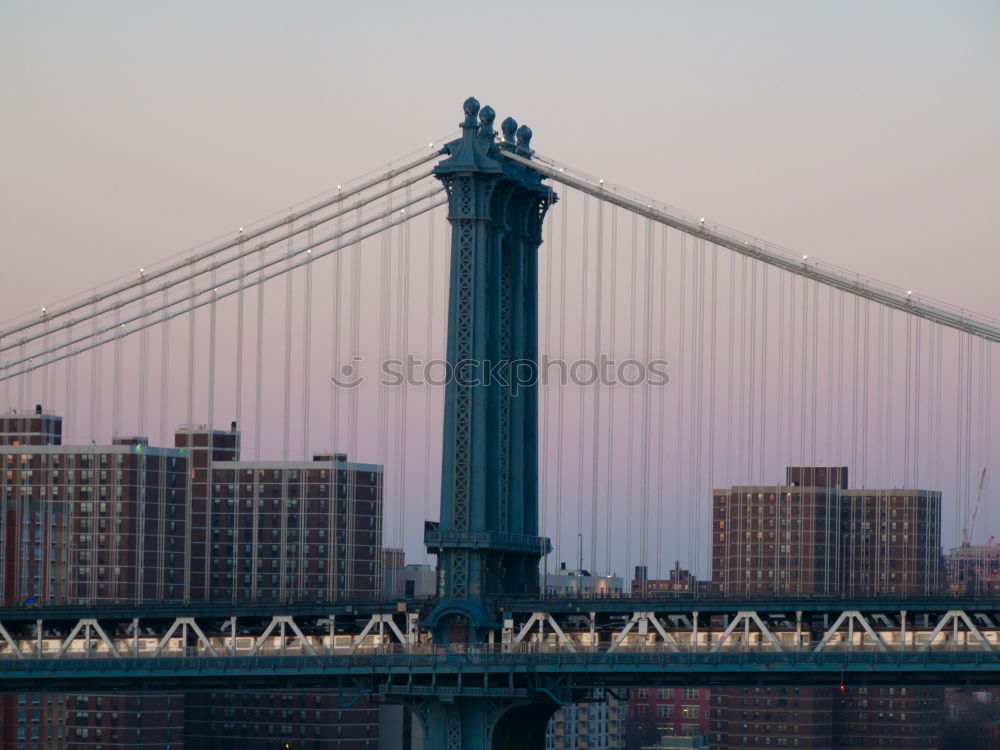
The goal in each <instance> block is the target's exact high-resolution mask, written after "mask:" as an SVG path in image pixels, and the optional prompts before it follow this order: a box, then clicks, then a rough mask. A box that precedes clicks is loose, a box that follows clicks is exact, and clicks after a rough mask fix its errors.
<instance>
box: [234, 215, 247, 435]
mask: <svg viewBox="0 0 1000 750" xmlns="http://www.w3.org/2000/svg"><path fill="white" fill-rule="evenodd" d="M240 229H241V230H242V229H243V228H242V227H240ZM242 234H243V232H242V231H240V235H241V236H240V246H239V254H240V270H239V276H240V280H239V291H238V292H237V293H236V393H235V397H236V404H235V414H236V427H237V428H238V429H240V430H243V318H244V305H245V300H244V297H245V296H246V295H245V294H244V291H243V290H244V287H245V286H246V277H245V276H244V273H245V272H246V269H245V263H244V259H243V237H242ZM240 442H241V443H242V442H243V441H242V440H241V441H240ZM240 447H241V448H242V445H241V446H240Z"/></svg>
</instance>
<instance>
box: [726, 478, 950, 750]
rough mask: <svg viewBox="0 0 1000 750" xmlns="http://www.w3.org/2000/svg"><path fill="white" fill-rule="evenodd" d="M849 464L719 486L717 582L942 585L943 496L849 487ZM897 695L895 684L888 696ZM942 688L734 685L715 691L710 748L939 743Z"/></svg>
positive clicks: (871, 591) (802, 588) (751, 589)
mask: <svg viewBox="0 0 1000 750" xmlns="http://www.w3.org/2000/svg"><path fill="white" fill-rule="evenodd" d="M847 478H848V471H847V468H846V467H789V468H788V469H787V471H786V476H785V483H784V484H782V485H773V486H761V485H754V486H734V487H732V488H730V489H722V490H715V491H714V493H713V501H712V590H713V592H715V593H718V594H721V595H724V596H736V597H744V596H765V597H767V596H817V595H825V596H848V597H849V596H858V595H861V596H863V595H877V594H881V595H896V596H918V595H921V594H929V593H935V592H937V591H938V590H939V588H940V585H941V572H942V571H941V563H940V561H941V553H940V546H941V494H940V493H939V492H933V491H929V490H915V489H905V490H904V489H887V490H869V489H859V490H856V489H851V488H849V487H848V484H847ZM890 691H891V692H890ZM941 698H942V696H941V691H940V690H937V689H934V688H909V689H905V690H904V689H902V688H899V689H896V688H868V689H865V688H847V689H846V690H844V691H840V690H833V689H818V688H801V689H800V688H756V687H754V688H729V689H724V690H719V691H713V693H712V708H711V726H710V728H709V732H710V739H711V741H712V747H713V748H718V749H719V750H733V749H735V748H751V747H761V746H765V745H768V744H773V745H778V746H789V747H799V748H831V747H836V748H853V747H859V748H860V747H865V748H869V747H898V748H914V749H916V748H934V747H936V737H937V732H938V729H939V726H940V720H941V706H942V700H941Z"/></svg>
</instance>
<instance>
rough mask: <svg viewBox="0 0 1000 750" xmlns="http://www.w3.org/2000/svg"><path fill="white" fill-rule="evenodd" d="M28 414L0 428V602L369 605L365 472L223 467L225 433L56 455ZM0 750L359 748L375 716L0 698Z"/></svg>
mask: <svg viewBox="0 0 1000 750" xmlns="http://www.w3.org/2000/svg"><path fill="white" fill-rule="evenodd" d="M62 434H63V431H62V418H61V417H59V416H57V415H51V414H46V413H44V412H43V410H42V409H41V407H38V408H36V410H35V412H34V413H32V414H17V413H13V412H12V413H9V414H5V415H0V467H2V472H0V503H2V506H0V545H2V548H0V580H2V588H0V596H2V599H3V603H4V604H15V605H16V604H22V603H24V602H28V601H31V602H35V603H38V604H61V603H82V604H90V603H95V604H96V603H116V602H120V603H124V602H144V601H158V602H171V601H176V602H183V601H190V600H193V601H199V600H215V601H265V602H278V601H291V600H302V599H312V600H326V601H329V600H335V599H340V598H356V599H363V598H374V597H377V596H378V595H379V592H380V591H381V561H382V468H381V467H380V466H376V465H371V464H357V463H351V462H348V461H347V457H346V456H345V455H344V454H323V455H317V456H315V457H314V460H313V461H303V462H269V461H240V460H239V459H240V457H239V433H238V432H237V430H236V425H232V427H231V429H230V430H229V431H218V430H210V429H208V428H182V429H180V430H178V432H177V434H176V436H175V446H174V447H173V448H156V447H151V446H150V445H149V444H148V441H147V440H146V439H145V438H138V437H137V438H116V439H115V440H113V442H112V444H111V445H94V444H91V445H84V446H64V445H62ZM0 717H2V724H0V746H2V747H4V748H12V749H13V748H16V749H17V750H29V749H31V750H35V749H40V748H66V749H67V750H96V749H97V748H101V749H102V750H108V749H116V748H132V747H151V748H164V750H174V749H177V748H182V747H185V746H187V747H219V748H222V747H237V746H239V747H241V748H242V747H247V748H264V747H274V746H275V743H276V742H277V741H278V740H279V739H282V740H283V742H282V746H284V744H286V743H287V744H288V745H290V746H294V747H299V748H305V747H309V748H319V747H323V748H362V747H375V746H377V743H378V710H377V709H376V708H374V707H372V706H371V705H370V704H368V703H365V702H359V703H358V704H355V706H353V707H352V708H350V709H344V708H343V707H342V706H340V702H339V701H338V700H337V699H336V698H335V697H331V696H328V695H325V694H312V693H289V694H283V695H267V694H257V693H241V692H238V691H232V692H226V693H189V694H180V693H156V694H142V695H136V694H130V695H89V696H76V695H73V696H65V695H51V694H23V695H11V696H3V697H2V698H0Z"/></svg>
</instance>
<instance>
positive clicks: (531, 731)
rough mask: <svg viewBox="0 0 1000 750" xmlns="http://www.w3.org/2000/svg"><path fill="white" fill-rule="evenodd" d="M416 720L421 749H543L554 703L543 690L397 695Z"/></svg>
mask: <svg viewBox="0 0 1000 750" xmlns="http://www.w3.org/2000/svg"><path fill="white" fill-rule="evenodd" d="M402 703H403V705H405V706H407V707H409V708H410V710H411V711H413V714H414V715H415V716H416V717H417V719H418V720H419V721H420V725H421V728H422V729H423V741H424V743H423V746H424V748H425V750H544V748H545V727H546V725H547V724H548V723H549V719H550V718H552V714H554V713H555V712H556V709H558V708H559V705H558V704H557V703H556V702H555V701H553V700H552V699H551V698H549V697H548V696H545V695H542V694H536V695H535V696H534V697H532V698H491V697H481V696H451V697H447V696H440V697H439V696H435V697H428V698H420V699H408V700H404V701H402Z"/></svg>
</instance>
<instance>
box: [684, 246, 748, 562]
mask: <svg viewBox="0 0 1000 750" xmlns="http://www.w3.org/2000/svg"><path fill="white" fill-rule="evenodd" d="M718 271H719V246H718V245H714V244H713V245H712V283H711V290H712V297H711V300H712V301H711V313H712V315H711V319H710V320H709V323H708V325H709V331H710V341H709V360H708V362H709V364H708V387H709V399H708V472H707V474H706V476H707V477H708V487H707V488H706V489H707V490H708V495H709V498H710V501H711V498H714V495H715V493H714V492H713V490H714V489H715V402H716V397H717V395H718V388H717V387H716V370H715V364H716V357H717V351H716V342H717V338H718V325H717V322H718V321H717V318H718V304H719V276H718ZM762 455H763V454H762ZM762 471H763V469H762ZM699 502H701V499H700V498H699ZM709 507H710V508H711V506H709ZM711 518H712V516H711V510H710V511H709V528H710V529H711V525H712V521H711ZM708 539H709V544H708V547H707V548H706V550H705V554H706V556H707V560H706V561H705V567H704V568H702V570H705V571H710V565H711V559H712V544H711V540H712V536H711V531H710V532H709V537H708Z"/></svg>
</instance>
